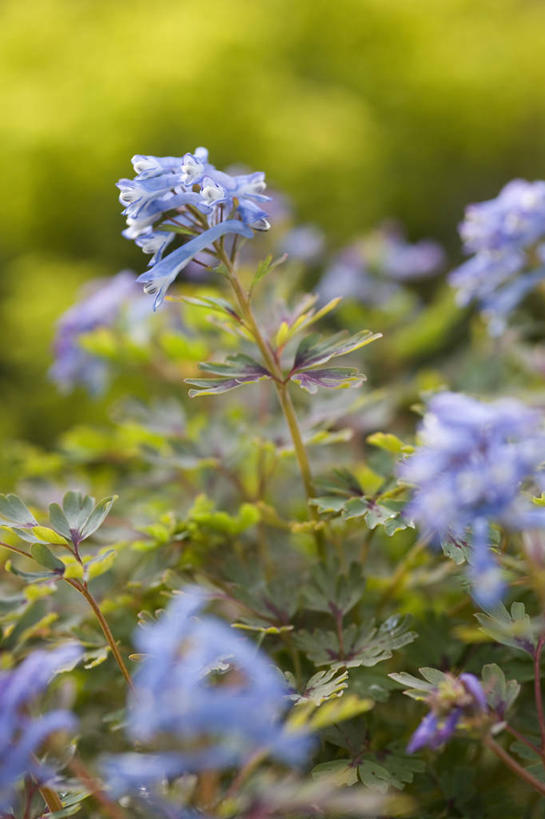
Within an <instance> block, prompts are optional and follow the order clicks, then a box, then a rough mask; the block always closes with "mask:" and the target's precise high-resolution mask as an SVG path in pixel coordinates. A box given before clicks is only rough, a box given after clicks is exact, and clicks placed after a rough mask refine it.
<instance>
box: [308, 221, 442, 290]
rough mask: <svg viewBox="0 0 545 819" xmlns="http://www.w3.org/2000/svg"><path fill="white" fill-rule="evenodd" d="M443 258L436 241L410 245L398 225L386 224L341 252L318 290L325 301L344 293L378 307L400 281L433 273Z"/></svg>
mask: <svg viewBox="0 0 545 819" xmlns="http://www.w3.org/2000/svg"><path fill="white" fill-rule="evenodd" d="M444 261H445V254H444V251H443V249H442V248H441V246H440V245H439V244H437V242H433V241H431V240H429V239H423V240H421V241H419V242H416V243H415V244H411V243H410V242H407V240H406V239H405V237H404V236H403V233H402V232H401V231H400V229H399V228H397V227H395V226H393V225H386V226H384V227H382V228H379V229H378V230H376V231H374V232H372V233H371V234H369V235H368V236H366V237H365V238H364V239H362V240H360V241H358V242H355V243H354V244H352V245H349V246H348V247H347V248H345V249H344V250H343V251H341V253H339V254H338V256H337V258H336V259H335V260H334V261H333V264H332V265H331V267H330V268H329V269H328V270H326V272H325V275H324V277H323V278H322V281H321V282H320V285H319V291H320V294H321V296H322V298H323V299H324V300H328V299H330V298H333V297H335V296H342V297H346V298H352V299H356V300H358V301H361V302H363V303H365V304H368V305H370V306H378V305H382V304H384V303H386V302H387V301H388V300H389V299H391V298H392V297H394V296H395V295H396V294H397V293H398V292H399V289H400V288H399V283H401V282H407V281H411V280H413V279H420V278H425V277H427V276H432V275H434V274H435V273H438V272H439V270H440V269H441V267H442V266H443V264H444Z"/></svg>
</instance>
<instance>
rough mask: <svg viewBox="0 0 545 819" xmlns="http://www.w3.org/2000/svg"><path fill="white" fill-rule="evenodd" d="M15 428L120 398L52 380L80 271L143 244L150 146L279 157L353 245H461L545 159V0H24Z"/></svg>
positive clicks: (34, 436)
mask: <svg viewBox="0 0 545 819" xmlns="http://www.w3.org/2000/svg"><path fill="white" fill-rule="evenodd" d="M0 83H1V89H2V90H1V112H2V113H1V117H0V129H1V132H2V139H1V142H2V150H1V151H0V178H1V180H2V185H3V196H2V197H1V198H0V209H1V216H0V259H1V266H2V277H1V292H0V295H1V300H0V321H1V326H2V337H3V343H2V345H1V348H0V389H1V392H0V394H1V400H0V436H1V437H3V438H5V439H9V440H13V439H21V440H22V439H25V440H27V441H30V442H34V443H36V444H45V445H47V444H49V443H50V442H52V441H53V440H54V439H55V437H56V436H57V435H58V434H59V433H60V432H62V431H63V430H64V429H65V428H66V427H67V425H69V424H71V423H73V422H74V421H75V420H78V419H91V418H95V417H97V416H99V415H100V413H101V412H102V410H101V407H100V404H99V403H98V404H97V403H93V401H92V400H91V399H88V398H87V397H86V396H85V395H84V394H83V393H81V394H80V393H76V394H75V395H72V396H69V397H61V396H59V395H58V394H57V392H56V390H55V388H54V387H53V386H51V385H50V384H49V383H48V380H47V377H46V372H47V368H48V366H49V365H50V363H51V354H50V344H51V340H52V336H53V324H54V321H55V319H56V317H57V316H58V315H59V314H60V313H61V312H62V310H63V309H65V308H66V307H67V306H68V305H69V304H70V303H71V302H72V301H73V299H74V296H75V294H76V291H77V288H78V286H79V285H80V284H81V283H82V282H83V281H84V280H86V279H88V278H90V277H94V276H103V275H112V274H114V273H116V272H117V271H118V270H119V269H121V268H127V267H128V268H133V269H134V270H137V271H141V270H142V269H143V267H144V260H143V257H142V255H141V254H140V253H139V251H137V250H136V249H135V248H134V247H133V246H132V244H131V243H129V242H127V241H125V240H124V239H122V237H121V235H120V230H121V229H122V226H123V225H122V219H121V217H120V216H119V209H120V208H119V205H118V202H117V194H116V190H115V188H114V183H115V181H116V180H117V179H118V178H119V177H120V176H126V175H130V171H131V169H130V164H129V160H130V157H131V155H132V154H134V153H151V154H182V153H184V152H185V151H186V150H192V149H193V148H194V147H195V146H196V145H200V144H204V145H207V146H208V147H209V149H210V151H211V154H212V158H213V161H214V162H215V164H217V165H218V166H219V167H221V166H224V165H228V164H229V163H232V162H237V161H238V162H241V161H242V162H244V163H245V164H247V165H248V166H250V167H251V168H252V169H259V170H261V169H262V170H265V171H266V173H267V176H268V178H269V180H270V182H272V183H273V184H274V185H275V187H277V188H279V189H282V190H284V191H285V192H286V193H287V194H288V195H289V196H290V198H291V199H292V201H293V203H294V205H295V208H296V211H297V213H298V215H299V217H300V219H301V220H302V221H305V222H309V221H310V222H315V223H316V224H318V225H319V226H320V227H321V228H322V229H323V230H324V231H325V233H326V234H327V236H328V238H329V240H330V242H331V244H332V246H333V247H335V246H339V245H340V244H342V242H343V241H345V240H347V239H349V238H350V237H351V236H353V235H354V234H357V233H360V232H362V231H364V230H366V229H368V228H369V227H371V226H373V225H374V224H376V223H377V222H379V221H380V220H381V219H383V218H385V217H394V218H398V219H400V220H402V221H403V222H404V223H405V224H406V225H407V229H408V233H409V236H410V237H411V238H413V239H417V238H420V237H422V236H434V237H437V238H439V239H440V240H441V241H443V242H444V243H445V244H446V246H447V247H448V248H449V250H450V252H451V254H452V259H453V262H454V261H456V260H457V258H458V255H459V247H458V240H457V234H456V225H457V222H458V221H459V220H460V218H461V215H462V212H463V207H464V205H465V204H466V203H467V202H469V201H473V200H480V199H484V198H486V197H488V196H492V195H494V194H495V193H496V192H497V190H498V189H499V187H501V185H503V184H504V183H505V182H506V181H508V180H509V179H511V178H512V177H515V176H523V177H526V178H529V179H536V178H540V177H543V176H544V175H545V138H544V137H545V96H544V90H543V89H544V88H545V3H543V2H542V0H439V1H438V0H267V2H265V1H264V0H263V1H262V2H260V1H259V0H207V2H195V0H191V2H190V1H189V0H155V2H153V3H150V2H149V0H131V1H130V2H128V0H27V2H20V0H2V2H1V4H0Z"/></svg>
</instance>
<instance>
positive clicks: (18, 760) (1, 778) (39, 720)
mask: <svg viewBox="0 0 545 819" xmlns="http://www.w3.org/2000/svg"><path fill="white" fill-rule="evenodd" d="M81 654H82V651H81V648H80V647H79V646H78V645H76V644H75V643H72V644H68V645H65V646H61V647H60V648H57V649H55V650H54V651H34V652H33V653H32V654H30V655H29V656H28V657H27V658H26V659H25V660H23V662H22V663H21V664H20V665H19V666H17V668H15V669H13V670H11V671H3V672H0V810H2V811H8V810H9V809H10V807H11V802H12V800H13V798H14V793H15V786H16V785H17V783H18V782H19V781H20V780H21V779H22V778H23V777H24V776H25V775H26V774H31V775H32V776H33V777H34V778H35V779H36V780H37V781H38V782H46V781H47V780H48V779H50V778H51V776H52V773H51V771H49V770H48V769H46V768H44V767H43V766H42V765H40V764H39V763H38V762H37V761H36V760H35V759H34V757H33V755H34V754H35V753H36V752H37V751H38V750H39V749H40V747H41V745H42V744H43V742H44V740H45V739H47V737H49V736H50V735H51V734H53V733H55V732H57V731H72V730H73V729H74V727H75V722H76V721H75V718H74V717H73V716H72V714H70V713H69V712H68V711H50V712H49V713H48V714H45V715H44V716H41V717H36V718H33V717H31V716H30V715H29V713H28V706H29V705H30V704H31V703H32V701H33V700H34V699H35V698H36V697H37V696H38V694H40V693H42V691H44V690H45V689H46V688H47V686H48V685H49V683H50V682H51V680H52V679H53V677H54V676H55V675H56V674H58V673H59V672H60V671H63V670H68V669H70V668H72V667H73V665H74V664H75V663H76V662H77V661H78V660H79V658H80V657H81Z"/></svg>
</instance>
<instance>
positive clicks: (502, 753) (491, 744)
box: [484, 736, 545, 796]
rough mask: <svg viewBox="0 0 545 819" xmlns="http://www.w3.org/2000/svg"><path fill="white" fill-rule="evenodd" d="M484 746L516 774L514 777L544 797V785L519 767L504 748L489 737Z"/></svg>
mask: <svg viewBox="0 0 545 819" xmlns="http://www.w3.org/2000/svg"><path fill="white" fill-rule="evenodd" d="M484 744H485V745H486V747H487V748H489V749H490V750H491V751H492V753H494V754H496V756H497V757H498V758H499V759H501V761H502V762H503V763H505V765H507V767H508V768H510V769H511V770H512V771H513V773H514V774H516V776H518V777H519V778H520V779H524V781H525V782H527V783H528V784H529V785H531V786H532V788H535V790H536V791H539V793H541V794H542V795H543V796H545V783H544V782H540V781H539V779H536V777H535V776H532V774H531V773H530V772H529V771H527V770H526V768H523V767H522V765H519V763H518V762H517V761H516V760H514V759H513V757H512V756H511V754H509V753H508V752H507V751H506V750H505V748H502V746H501V745H499V744H498V743H497V742H496V741H495V740H494V739H492V737H491V736H487V737H485V739H484Z"/></svg>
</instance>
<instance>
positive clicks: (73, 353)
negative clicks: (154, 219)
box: [49, 271, 139, 394]
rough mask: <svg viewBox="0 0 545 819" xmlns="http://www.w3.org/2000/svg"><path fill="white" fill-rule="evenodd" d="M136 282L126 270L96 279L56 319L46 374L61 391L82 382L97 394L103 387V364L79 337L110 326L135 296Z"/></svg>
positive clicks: (104, 367) (104, 378) (104, 376)
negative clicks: (50, 359)
mask: <svg viewBox="0 0 545 819" xmlns="http://www.w3.org/2000/svg"><path fill="white" fill-rule="evenodd" d="M135 283H136V278H135V276H134V275H133V274H132V273H129V272H127V271H122V272H121V273H118V274H117V276H113V277H112V278H111V279H97V280H96V281H94V282H91V283H90V285H88V286H87V287H86V288H85V291H84V295H83V298H82V299H81V300H80V301H78V302H77V303H76V304H74V305H73V306H72V307H70V309H69V310H67V311H66V313H64V314H63V315H62V316H61V318H60V319H59V321H58V324H57V332H56V335H55V341H54V345H53V349H54V353H55V363H54V364H53V366H52V367H51V369H50V371H49V375H50V377H51V378H52V379H53V381H55V382H56V383H57V385H58V386H59V388H60V389H61V390H62V391H63V392H68V391H69V390H71V389H73V388H74V387H75V386H76V385H78V384H81V385H83V386H85V387H86V388H87V389H88V390H89V391H90V392H92V393H95V394H96V393H100V392H101V391H102V390H103V389H104V387H105V386H106V382H107V378H108V367H107V365H106V363H105V362H104V361H102V360H101V359H99V358H97V357H96V356H94V355H92V354H91V353H89V352H87V351H86V350H85V349H84V348H83V347H82V346H81V343H80V341H81V337H82V336H83V335H85V334H86V333H90V332H91V331H92V330H96V329H97V328H98V327H108V326H111V325H112V324H113V323H114V322H115V321H116V319H117V318H118V316H119V314H120V312H121V310H122V309H123V307H124V305H126V304H128V303H129V302H131V301H132V300H133V299H135V298H138V295H139V292H138V288H137V287H136V284H135Z"/></svg>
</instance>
